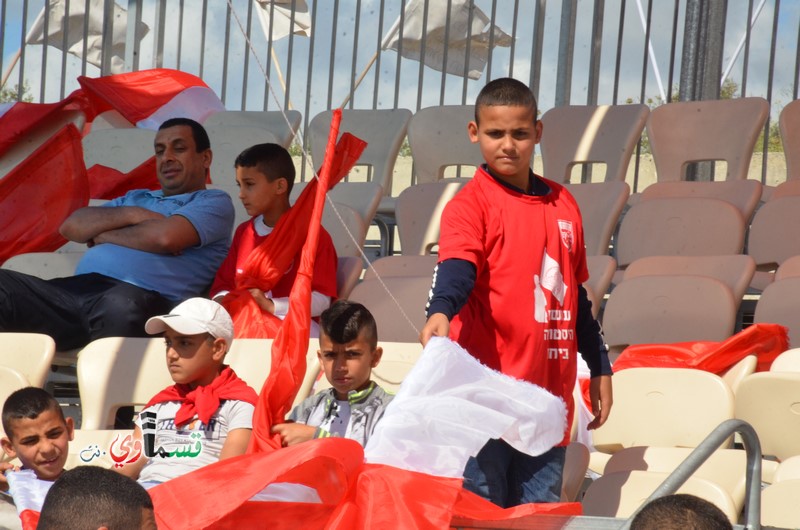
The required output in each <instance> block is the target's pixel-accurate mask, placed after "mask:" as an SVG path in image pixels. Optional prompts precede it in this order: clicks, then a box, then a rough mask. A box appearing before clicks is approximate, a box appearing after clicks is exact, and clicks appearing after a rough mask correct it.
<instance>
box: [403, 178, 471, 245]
mask: <svg viewBox="0 0 800 530" xmlns="http://www.w3.org/2000/svg"><path fill="white" fill-rule="evenodd" d="M466 182H467V180H465V179H447V180H443V181H440V182H428V183H425V184H416V185H414V186H409V187H408V188H406V189H404V190H403V191H402V192H401V193H400V195H399V196H398V197H397V205H396V207H395V214H396V217H397V230H398V233H399V235H400V246H401V249H402V252H403V254H404V255H406V256H410V255H423V254H430V253H431V251H432V250H433V248H434V247H435V246H436V244H437V243H438V242H439V228H440V226H441V218H442V211H443V210H444V207H445V206H446V205H447V203H448V202H449V201H450V199H452V198H453V197H455V195H456V193H458V192H459V191H460V190H461V188H462V187H463V186H464V185H465V184H466Z"/></svg>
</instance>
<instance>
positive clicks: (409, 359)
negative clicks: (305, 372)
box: [311, 324, 422, 393]
mask: <svg viewBox="0 0 800 530" xmlns="http://www.w3.org/2000/svg"><path fill="white" fill-rule="evenodd" d="M382 336H383V329H382V328H381V327H380V324H379V325H378V337H379V340H378V346H380V347H381V348H383V355H382V356H381V362H380V363H378V366H376V367H375V368H373V369H372V380H373V381H375V383H377V384H378V385H379V386H380V387H381V388H383V389H384V390H386V391H387V392H390V393H395V392H397V390H398V389H399V388H400V385H401V384H402V382H403V380H404V379H405V378H406V375H408V372H409V371H411V368H412V367H413V366H414V363H416V362H417V359H419V356H420V355H422V345H421V344H420V343H419V341H416V342H389V341H384V340H383V339H382V338H380V337H382ZM311 342H314V341H313V340H312V341H311ZM330 386H331V384H330V383H329V382H328V380H327V379H326V378H325V376H322V378H320V380H319V382H318V383H317V385H316V388H315V389H316V391H317V392H319V391H321V390H324V389H326V388H330Z"/></svg>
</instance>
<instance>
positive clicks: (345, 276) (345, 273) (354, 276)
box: [336, 256, 364, 298]
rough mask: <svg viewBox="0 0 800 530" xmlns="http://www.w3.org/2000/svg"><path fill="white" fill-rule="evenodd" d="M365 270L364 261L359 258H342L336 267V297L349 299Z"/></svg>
mask: <svg viewBox="0 0 800 530" xmlns="http://www.w3.org/2000/svg"><path fill="white" fill-rule="evenodd" d="M362 270H364V265H363V261H361V258H360V257H358V256H342V257H340V258H339V259H338V264H337V266H336V296H337V298H347V297H348V296H350V291H352V290H353V287H355V286H356V284H357V283H358V280H359V278H360V276H361V271H362Z"/></svg>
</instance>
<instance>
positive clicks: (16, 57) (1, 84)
mask: <svg viewBox="0 0 800 530" xmlns="http://www.w3.org/2000/svg"><path fill="white" fill-rule="evenodd" d="M21 56H22V48H20V49H19V50H17V53H16V55H14V58H13V59H11V64H10V65H9V66H8V69H7V70H6V71H5V73H3V79H2V81H0V88H3V87H4V86H6V81H8V78H9V77H11V70H13V69H14V67H15V66H17V63H18V62H19V58H20V57H21Z"/></svg>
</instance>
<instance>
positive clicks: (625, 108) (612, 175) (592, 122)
mask: <svg viewBox="0 0 800 530" xmlns="http://www.w3.org/2000/svg"><path fill="white" fill-rule="evenodd" d="M649 113H650V109H649V108H648V107H647V105H641V104H634V105H587V106H583V105H575V106H563V107H555V108H552V109H550V110H548V111H547V112H545V113H544V115H543V116H542V123H543V124H544V130H545V134H543V135H542V141H541V149H542V162H543V164H544V174H545V176H547V177H548V178H550V179H553V180H555V181H557V182H569V181H570V175H571V173H572V168H573V166H574V165H576V164H590V163H603V164H605V165H606V171H605V181H606V182H608V181H619V182H624V181H625V175H626V174H627V171H628V164H629V162H630V160H631V155H632V154H633V150H634V148H635V147H636V144H637V143H638V142H639V139H640V138H641V137H642V130H643V129H644V125H645V122H646V121H647V116H648V114H649Z"/></svg>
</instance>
